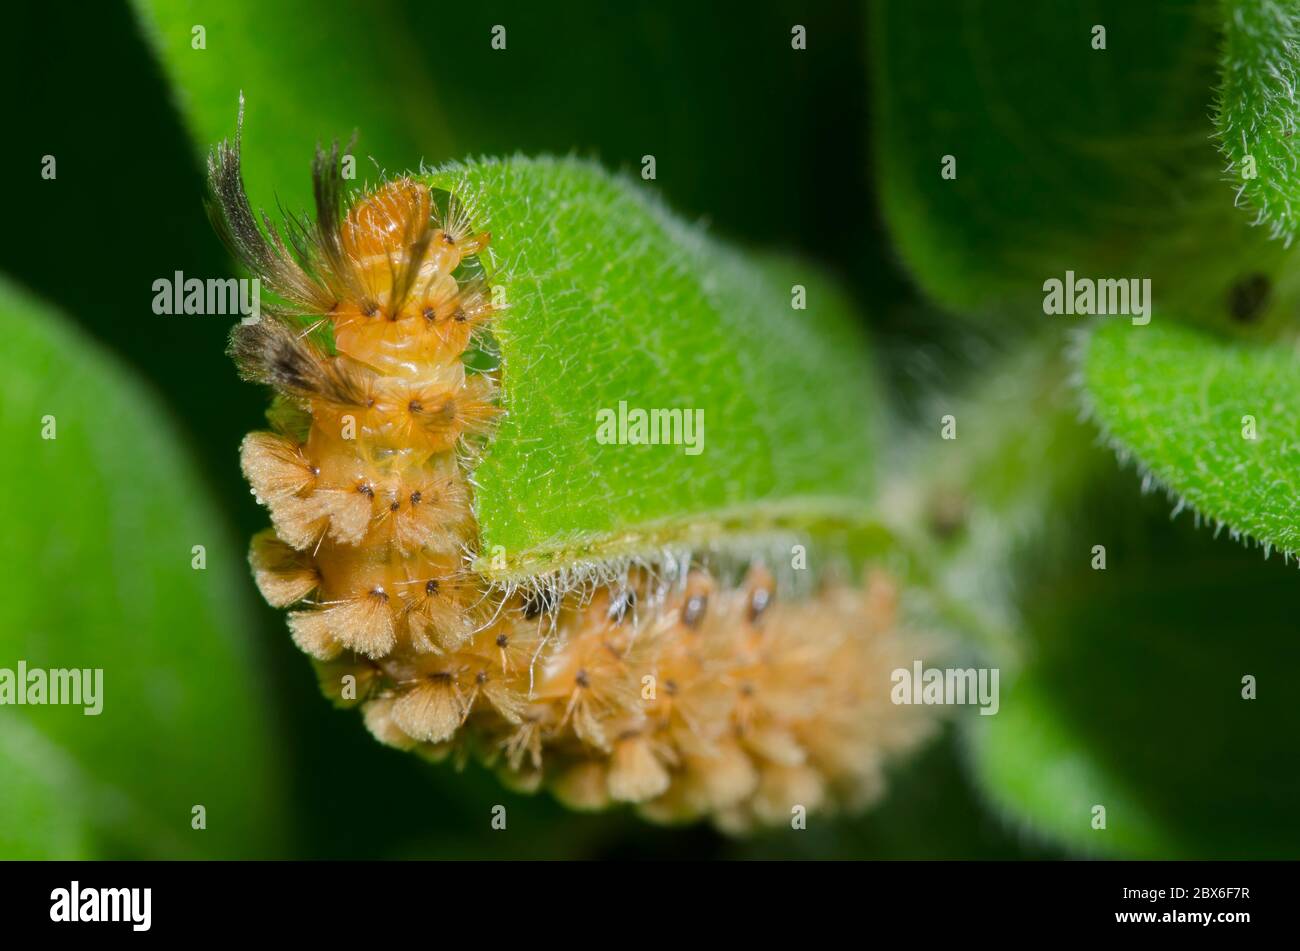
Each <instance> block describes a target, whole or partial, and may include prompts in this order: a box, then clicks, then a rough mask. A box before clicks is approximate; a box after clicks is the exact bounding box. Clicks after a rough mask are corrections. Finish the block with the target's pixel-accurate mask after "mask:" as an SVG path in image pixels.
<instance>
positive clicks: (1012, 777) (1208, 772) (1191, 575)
mask: <svg viewBox="0 0 1300 951" xmlns="http://www.w3.org/2000/svg"><path fill="white" fill-rule="evenodd" d="M1125 483H1126V480H1124V479H1122V478H1119V477H1114V478H1112V479H1111V480H1110V481H1109V482H1108V483H1105V482H1104V483H1101V484H1099V485H1098V486H1096V487H1095V488H1094V489H1093V490H1091V491H1090V492H1088V493H1086V494H1085V495H1084V496H1083V497H1082V498H1080V499H1077V500H1076V501H1075V503H1074V505H1073V506H1072V507H1071V510H1070V511H1069V512H1063V513H1060V515H1058V517H1057V519H1056V520H1055V522H1054V528H1055V531H1054V533H1053V536H1052V538H1053V539H1055V541H1054V543H1052V544H1050V545H1046V546H1040V547H1039V548H1038V549H1037V550H1035V551H1034V552H1033V553H1032V554H1027V556H1026V557H1025V558H1024V559H1022V560H1021V561H1020V562H1018V563H1017V564H1015V565H1013V566H1011V569H1010V570H1014V571H1015V572H1016V573H1017V576H1018V577H1019V578H1020V580H1021V584H1022V590H1023V592H1024V596H1023V598H1022V600H1021V603H1020V612H1021V617H1022V624H1021V630H1022V633H1023V636H1024V637H1025V639H1026V653H1027V656H1028V658H1029V661H1028V663H1027V664H1026V666H1025V667H1024V668H1023V669H1021V670H1019V671H1015V670H1004V671H1003V676H1002V679H1001V689H1000V700H1001V704H1000V710H999V711H998V713H997V714H996V715H993V716H979V715H976V714H974V712H973V711H972V715H971V716H970V717H968V718H967V720H966V723H967V726H968V728H969V729H968V734H969V740H970V742H971V753H972V755H971V763H972V765H973V768H974V771H975V774H976V776H977V778H978V780H979V781H980V783H981V784H982V786H983V787H984V789H985V790H986V792H987V794H988V796H989V798H990V801H991V804H992V805H993V806H994V807H995V809H997V810H998V811H1000V812H1002V813H1004V814H1005V815H1006V816H1007V818H1008V819H1009V820H1011V821H1013V822H1016V823H1018V824H1021V825H1022V826H1023V827H1024V828H1025V829H1026V831H1027V832H1029V833H1031V834H1035V835H1036V836H1037V837H1039V838H1041V839H1047V840H1052V841H1057V842H1060V843H1062V844H1064V845H1066V846H1068V847H1069V848H1070V849H1072V850H1073V851H1076V852H1080V853H1084V854H1097V855H1117V856H1133V857H1141V858H1166V859H1180V858H1283V857H1287V856H1290V855H1294V854H1295V852H1296V850H1297V849H1298V848H1300V823H1298V822H1297V821H1296V818H1295V810H1294V803H1295V801H1296V797H1297V796H1300V773H1297V771H1296V770H1295V768H1294V763H1295V759H1296V756H1297V755H1298V754H1300V745H1298V744H1297V741H1296V737H1297V736H1300V706H1298V705H1297V704H1296V703H1295V702H1294V698H1293V696H1292V693H1291V689H1290V684H1289V675H1287V674H1285V673H1280V672H1285V671H1291V670H1294V669H1296V665H1297V664H1300V641H1298V640H1297V639H1296V637H1295V623H1294V617H1295V605H1296V603H1297V598H1300V576H1297V574H1296V572H1295V569H1294V568H1292V567H1289V566H1286V565H1283V564H1282V563H1281V561H1278V560H1274V561H1272V562H1268V563H1263V562H1261V559H1260V557H1259V554H1258V552H1252V551H1249V550H1246V549H1243V548H1240V547H1238V546H1234V545H1225V544H1223V543H1222V542H1220V541H1215V539H1214V538H1213V536H1212V534H1211V533H1210V532H1207V531H1205V530H1204V529H1203V528H1198V527H1196V526H1195V525H1193V524H1192V521H1191V520H1190V519H1186V518H1184V519H1181V520H1176V521H1171V520H1170V519H1169V517H1168V511H1167V506H1166V505H1165V504H1164V502H1163V500H1161V499H1159V498H1152V497H1146V498H1143V497H1141V496H1139V495H1137V494H1136V493H1134V492H1133V491H1132V486H1131V485H1128V484H1125ZM1095 545H1104V546H1105V549H1106V552H1105V555H1106V563H1105V569H1104V570H1096V569H1094V567H1093V560H1094V558H1095V554H1094V550H1093V546H1095ZM1247 676H1249V677H1252V678H1254V681H1255V689H1256V696H1255V699H1246V698H1245V697H1244V696H1243V694H1244V692H1245V690H1246V686H1245V683H1244V681H1243V678H1245V677H1247ZM1096 806H1102V807H1104V808H1105V822H1106V827H1105V829H1104V830H1103V829H1094V827H1093V820H1094V808H1095V807H1096Z"/></svg>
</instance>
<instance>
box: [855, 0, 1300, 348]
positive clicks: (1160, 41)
mask: <svg viewBox="0 0 1300 951" xmlns="http://www.w3.org/2000/svg"><path fill="white" fill-rule="evenodd" d="M1214 10H1215V8H1214V6H1213V5H1212V4H1210V5H1207V3H1206V2H1205V0H1201V2H1199V3H1179V4H1152V3H1132V2H1128V0H1118V2H1102V3H1090V4H1062V3H1032V4H1026V3H1022V2H1019V0H972V2H969V3H961V4H952V3H950V2H947V0H918V2H910V3H876V4H872V5H871V11H872V13H871V17H870V24H869V28H870V37H869V38H870V44H871V48H870V51H871V57H872V65H873V72H872V81H873V90H872V91H873V100H874V103H875V122H876V125H875V136H874V156H875V165H876V171H877V184H878V192H879V194H880V196H881V201H882V203H883V208H884V212H885V217H886V220H887V222H888V224H889V227H890V229H891V231H892V233H893V236H894V239H895V241H896V242H897V244H898V247H899V250H900V251H901V253H902V256H903V260H904V262H905V263H906V264H907V265H908V267H909V269H910V270H911V271H912V273H913V275H914V277H915V279H916V280H917V282H918V283H919V284H920V285H921V287H922V288H923V289H924V290H925V291H926V292H927V293H928V294H930V295H931V296H933V297H934V298H935V299H936V300H937V301H939V302H940V303H941V304H943V305H944V306H946V307H948V308H950V309H952V310H954V311H957V312H963V313H967V312H970V313H974V314H976V315H980V316H982V317H984V318H985V319H997V320H1000V321H1004V322H1005V321H1015V322H1017V323H1018V324H1019V326H1020V328H1021V329H1023V328H1024V327H1025V326H1026V325H1029V326H1034V327H1040V326H1046V325H1048V324H1049V321H1050V320H1053V319H1056V320H1059V319H1060V318H1047V317H1045V316H1044V314H1043V311H1042V303H1043V297H1044V293H1043V283H1044V281H1046V280H1048V279H1050V278H1053V277H1055V278H1062V277H1063V276H1064V273H1065V271H1066V270H1072V271H1074V272H1075V273H1076V274H1077V275H1078V276H1080V277H1089V278H1093V279H1099V278H1150V279H1151V282H1152V284H1151V286H1152V294H1153V296H1154V297H1155V299H1156V301H1157V302H1158V305H1159V307H1160V308H1161V309H1162V310H1163V311H1164V312H1165V313H1168V314H1177V315H1178V317H1179V318H1180V319H1186V320H1189V321H1195V322H1199V323H1205V324H1216V325H1222V324H1226V323H1228V322H1229V321H1231V320H1234V319H1235V320H1237V321H1241V322H1254V323H1255V324H1256V325H1257V327H1258V328H1260V329H1259V331H1258V332H1260V333H1263V332H1265V331H1266V330H1267V329H1271V328H1273V327H1274V326H1275V325H1276V324H1279V323H1281V322H1282V321H1284V320H1285V319H1287V315H1288V314H1289V313H1290V312H1291V305H1292V304H1293V303H1294V301H1295V299H1296V296H1297V292H1298V291H1300V268H1296V267H1295V266H1294V261H1295V255H1296V252H1295V251H1291V252H1288V251H1287V250H1286V249H1285V248H1284V247H1283V246H1282V245H1281V243H1280V242H1270V241H1269V240H1268V234H1267V232H1266V231H1264V230H1263V229H1259V228H1252V227H1251V225H1250V222H1249V219H1248V217H1247V216H1245V215H1242V214H1241V213H1240V212H1239V211H1238V210H1237V209H1235V208H1234V207H1233V194H1232V190H1231V189H1230V188H1226V187H1225V186H1224V184H1223V181H1222V177H1223V175H1222V158H1221V156H1220V155H1219V154H1218V150H1217V149H1216V147H1215V143H1214V140H1213V138H1212V137H1213V134H1214V126H1213V123H1212V121H1211V119H1210V112H1211V99H1212V89H1213V86H1214V84H1215V81H1216V77H1215V69H1214V63H1215V54H1216V46H1217V44H1218V42H1219V37H1218V35H1217V30H1216V28H1215V22H1216V19H1217V17H1215V16H1212V15H1209V14H1211V13H1213V12H1214ZM1094 27H1104V29H1105V49H1095V48H1094V38H1095V37H1098V36H1099V34H1096V33H1095V32H1094ZM944 156H952V158H953V159H954V160H955V162H956V178H953V179H949V178H944V177H943V176H942V174H941V171H942V169H943V164H942V163H943V159H944ZM1261 289H1262V290H1261Z"/></svg>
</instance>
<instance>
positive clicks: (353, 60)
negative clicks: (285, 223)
mask: <svg viewBox="0 0 1300 951" xmlns="http://www.w3.org/2000/svg"><path fill="white" fill-rule="evenodd" d="M134 5H135V9H136V13H137V15H138V17H139V19H140V22H141V24H142V26H143V28H144V32H145V34H146V36H148V37H149V38H150V40H151V41H152V44H153V47H154V50H155V52H156V53H157V55H158V57H159V58H160V59H161V60H162V64H163V66H164V68H165V69H166V71H167V73H168V74H169V76H170V77H171V80H172V83H173V87H174V90H175V95H176V97H177V105H178V107H179V108H180V110H181V113H182V115H184V116H185V118H186V120H187V122H188V124H189V126H190V131H191V134H192V135H193V138H194V141H195V143H196V145H197V147H198V150H199V152H200V153H201V154H206V152H207V150H208V149H209V148H211V147H212V146H213V145H215V144H216V143H217V142H219V141H220V140H222V139H224V138H228V137H231V136H233V135H234V131H235V116H236V111H237V108H238V103H239V95H240V92H241V91H242V92H243V94H244V96H245V98H246V100H247V104H248V111H247V116H246V119H245V123H244V157H245V163H244V165H245V172H244V174H245V181H246V183H247V187H248V194H249V196H250V198H251V200H252V202H253V204H254V205H255V206H259V205H260V206H264V207H268V208H274V207H275V204H276V200H277V198H279V200H281V201H282V202H283V203H284V205H285V207H286V208H289V209H292V210H299V209H303V208H307V207H309V206H310V197H311V176H310V168H311V156H312V152H313V149H314V148H315V146H316V145H317V143H323V144H328V143H329V142H331V141H333V140H335V139H338V140H340V145H346V144H347V140H348V137H349V136H350V135H351V134H352V133H353V131H359V133H360V135H359V137H358V140H357V148H356V152H355V155H356V158H357V164H356V176H357V179H358V180H359V181H360V180H365V179H366V178H371V179H373V178H375V177H377V173H378V169H377V168H376V167H375V165H373V164H371V162H370V161H369V159H370V158H373V159H374V161H375V162H376V163H377V164H378V168H381V169H385V170H387V171H388V172H402V171H405V170H407V169H410V168H415V167H417V166H418V165H419V164H420V161H421V159H422V158H424V159H428V160H429V161H431V162H432V161H438V160H441V159H443V158H445V157H446V156H447V155H448V154H449V153H450V152H451V147H450V134H449V130H448V128H447V125H446V123H445V121H444V119H443V118H442V114H441V110H440V108H439V106H438V102H437V96H436V90H435V89H434V88H433V83H432V81H431V80H430V77H429V73H428V70H427V66H426V60H427V59H428V56H429V54H428V53H427V52H426V51H425V50H423V49H421V48H420V47H419V46H418V45H417V44H416V43H415V42H413V39H412V37H411V36H410V34H409V32H408V31H407V29H406V28H405V22H404V19H403V17H402V16H401V14H400V12H399V11H398V10H397V9H396V8H395V5H394V4H392V3H390V2H389V0H375V2H369V3H365V4H359V3H352V2H341V3H328V4H316V3H311V2H307V0H288V2H281V3H275V4H266V3H260V2H257V0H220V2H212V0H182V2H178V0H167V2H159V0H134ZM199 27H201V28H202V29H203V43H204V44H205V46H204V48H203V49H196V48H195V44H196V43H197V42H198V40H197V38H196V36H197V34H196V32H195V31H196V30H197V29H198V28H199Z"/></svg>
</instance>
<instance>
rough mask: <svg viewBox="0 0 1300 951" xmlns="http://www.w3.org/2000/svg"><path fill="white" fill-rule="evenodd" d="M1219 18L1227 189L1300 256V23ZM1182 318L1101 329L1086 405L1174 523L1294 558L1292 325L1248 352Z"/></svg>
mask: <svg viewBox="0 0 1300 951" xmlns="http://www.w3.org/2000/svg"><path fill="white" fill-rule="evenodd" d="M1221 12H1222V15H1223V24H1222V25H1223V32H1224V40H1223V48H1222V54H1221V62H1220V68H1221V81H1220V84H1219V87H1218V98H1217V102H1216V116H1215V119H1216V123H1217V128H1218V137H1219V142H1220V145H1221V147H1222V149H1223V151H1224V152H1225V154H1226V155H1227V157H1228V159H1229V162H1230V164H1229V172H1230V173H1232V179H1231V181H1230V183H1229V184H1230V185H1231V186H1232V187H1233V188H1234V189H1236V195H1237V198H1238V202H1239V203H1240V204H1242V205H1243V206H1245V207H1244V208H1243V209H1241V210H1238V211H1237V214H1238V215H1239V217H1240V218H1241V219H1242V220H1245V221H1250V222H1251V223H1252V225H1253V226H1254V231H1255V232H1256V233H1257V234H1260V235H1269V236H1271V237H1272V238H1274V239H1275V240H1273V241H1272V244H1273V245H1274V246H1276V247H1282V246H1285V245H1289V244H1291V243H1292V242H1291V238H1292V236H1293V234H1294V229H1295V214H1296V211H1295V209H1296V205H1295V196H1296V195H1297V193H1298V192H1300V167H1297V163H1296V153H1295V148H1296V146H1295V137H1294V131H1295V129H1296V128H1297V125H1298V120H1300V99H1297V97H1296V91H1295V83H1296V77H1297V67H1298V66H1300V46H1298V45H1297V25H1298V24H1300V11H1297V9H1296V7H1295V6H1294V5H1293V4H1288V3H1274V2H1270V0H1241V2H1225V3H1223V4H1222V7H1221ZM1252 212H1253V215H1254V217H1253V218H1252V217H1251V213H1252ZM1233 246H1235V245H1230V246H1229V247H1230V248H1231V247H1233ZM1291 270H1292V271H1293V272H1294V271H1295V270H1296V269H1295V268H1292V269H1291ZM1179 314H1180V312H1179V311H1178V310H1177V309H1176V308H1171V310H1170V311H1168V312H1165V313H1164V314H1163V316H1162V320H1161V321H1160V323H1159V324H1158V325H1153V326H1151V327H1147V328H1142V329H1143V330H1144V331H1148V330H1149V331H1150V333H1146V332H1143V333H1140V334H1133V335H1130V334H1126V333H1124V332H1123V330H1124V328H1122V327H1119V326H1108V327H1103V328H1098V329H1097V330H1095V331H1094V332H1093V333H1092V334H1091V335H1090V336H1089V338H1088V339H1087V341H1086V342H1085V343H1084V344H1083V345H1082V347H1081V359H1080V369H1081V378H1082V384H1083V390H1084V399H1085V402H1086V404H1087V406H1088V408H1089V410H1090V412H1091V414H1092V415H1093V417H1094V418H1095V420H1096V421H1097V423H1098V425H1099V426H1100V427H1101V429H1102V430H1103V432H1104V434H1105V435H1106V437H1107V438H1108V439H1109V440H1110V441H1111V443H1112V444H1113V446H1114V447H1115V448H1116V449H1117V450H1118V451H1119V453H1120V455H1121V457H1123V458H1125V459H1131V460H1133V461H1135V462H1136V464H1137V466H1138V468H1139V470H1140V471H1141V472H1142V474H1143V478H1144V480H1145V482H1146V484H1147V485H1148V487H1152V486H1159V487H1161V488H1163V489H1164V490H1166V491H1167V492H1168V493H1169V495H1170V496H1171V497H1172V498H1173V499H1174V506H1175V509H1176V510H1179V511H1181V510H1182V509H1183V508H1189V509H1190V510H1192V511H1193V512H1195V513H1196V515H1197V516H1198V517H1200V518H1203V519H1204V520H1205V521H1207V522H1209V523H1210V524H1212V525H1213V526H1214V528H1215V530H1216V531H1220V530H1223V529H1226V530H1227V532H1228V533H1229V534H1230V535H1231V536H1232V537H1234V538H1242V537H1245V538H1249V539H1253V540H1254V541H1256V542H1258V543H1259V544H1260V545H1261V546H1262V547H1263V548H1264V551H1265V553H1266V554H1267V553H1269V552H1271V551H1274V550H1277V551H1280V552H1282V553H1283V554H1284V556H1288V557H1289V556H1290V555H1291V554H1293V553H1294V552H1295V551H1296V545H1297V540H1298V539H1300V528H1298V526H1300V517H1298V516H1297V512H1296V503H1295V499H1296V491H1295V488H1296V487H1295V472H1294V470H1295V464H1296V445H1297V443H1296V435H1297V434H1296V432H1295V422H1294V414H1293V412H1292V408H1293V407H1294V405H1295V397H1296V392H1295V389H1296V388H1295V378H1296V366H1297V364H1296V356H1295V349H1294V346H1293V342H1292V341H1293V340H1294V335H1295V330H1294V326H1293V323H1285V324H1283V325H1281V327H1280V328H1279V337H1280V339H1277V340H1275V341H1268V340H1257V341H1249V342H1247V341H1242V340H1239V339H1233V338H1231V337H1228V336H1227V335H1224V334H1219V333H1213V332H1209V331H1200V330H1190V329H1184V328H1180V327H1178V326H1176V321H1177V318H1178V316H1179ZM1292 321H1293V318H1292ZM1129 329H1137V328H1129Z"/></svg>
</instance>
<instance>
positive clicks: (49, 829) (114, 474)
mask: <svg viewBox="0 0 1300 951" xmlns="http://www.w3.org/2000/svg"><path fill="white" fill-rule="evenodd" d="M0 332H3V335H4V338H5V341H6V344H5V348H4V350H3V353H2V354H0V365H2V372H0V393H2V394H3V396H2V398H0V434H2V435H3V441H4V445H5V446H7V447H9V453H8V455H7V457H6V465H5V467H4V470H3V475H2V476H0V483H2V484H0V518H2V519H3V523H4V525H5V527H6V535H5V544H4V545H3V546H0V575H3V577H4V578H6V579H7V583H6V596H5V597H4V598H3V599H0V667H4V668H7V669H9V670H15V669H16V668H17V666H18V663H19V662H20V661H25V662H26V664H27V666H28V668H29V669H33V668H41V669H47V668H92V669H93V668H102V670H103V701H102V702H103V708H102V712H101V713H100V714H99V715H97V716H87V715H85V714H84V712H83V708H82V707H80V706H23V707H18V706H5V707H2V708H0V773H2V774H3V775H4V777H5V779H4V783H3V785H4V786H5V792H4V794H3V795H2V796H0V802H2V803H3V804H4V806H5V808H4V809H3V810H0V848H4V849H5V853H4V854H5V856H6V857H11V856H13V855H25V856H40V857H77V856H82V855H91V856H95V857H136V856H147V857H168V858H176V857H200V856H223V857H226V856H258V855H266V854H269V853H273V852H274V851H275V850H276V848H277V846H278V840H279V834H278V825H277V820H278V818H279V796H280V782H279V776H278V773H277V764H276V762H275V760H274V759H273V757H272V734H273V730H272V728H271V726H270V724H269V723H268V718H269V703H268V697H267V687H266V685H265V684H264V682H263V679H262V676H261V674H262V672H261V670H260V669H259V666H258V662H257V658H256V656H255V655H254V654H253V653H252V651H251V650H250V649H249V644H248V643H247V635H248V632H249V631H250V630H252V629H253V628H254V622H253V620H252V616H251V615H250V613H249V611H248V604H247V602H246V600H245V599H246V597H247V594H248V591H249V589H250V585H249V583H248V581H247V579H246V568H245V556H244V551H243V547H242V546H241V545H237V544H234V543H232V541H231V539H229V538H228V537H227V536H226V534H225V532H224V530H223V529H222V527H221V522H220V520H219V519H218V518H217V517H216V516H215V514H214V513H213V512H212V511H211V508H210V506H209V502H208V499H207V490H206V487H205V486H204V484H203V481H202V479H201V478H200V477H199V474H198V473H197V472H196V471H195V470H194V469H193V468H192V466H191V465H190V463H189V462H188V461H187V460H186V458H185V456H184V454H183V452H182V449H181V447H180V446H179V445H178V437H177V433H176V430H175V428H174V427H173V426H172V425H171V423H170V422H169V421H168V419H167V416H166V413H165V412H164V410H163V409H162V408H161V407H160V406H159V405H158V404H157V402H156V400H155V399H154V398H153V397H152V396H151V395H149V394H148V393H146V392H145V391H143V390H142V389H141V388H140V387H139V385H138V384H136V383H134V382H133V381H132V380H131V379H130V378H129V377H128V376H127V375H126V374H125V372H124V371H123V370H122V369H121V368H120V367H118V366H117V365H116V364H115V363H114V362H112V361H111V360H110V359H109V358H107V357H106V356H104V355H103V354H102V353H100V352H99V351H98V350H97V349H95V348H93V347H92V346H90V345H88V344H87V342H86V341H85V340H84V338H82V337H80V336H78V335H77V333H76V332H75V331H73V330H71V329H70V328H69V327H68V326H67V325H66V324H65V323H64V321H63V319H62V318H61V317H60V316H59V315H57V314H56V313H54V312H52V311H51V310H50V309H49V308H48V307H46V306H44V305H42V304H40V303H39V302H37V301H35V300H33V299H32V298H30V297H28V296H27V295H26V294H24V293H23V292H21V291H19V290H18V289H17V288H16V287H14V286H13V285H12V284H9V283H8V282H0ZM47 417H50V418H52V423H51V422H50V420H48V419H47ZM47 423H49V424H50V425H53V426H54V427H55V429H54V433H55V436H56V438H53V439H45V438H42V435H43V429H44V427H45V426H46V425H47ZM195 545H203V546H204V548H205V555H206V565H207V567H206V569H204V570H195V569H194V568H193V567H192V566H191V564H192V559H193V557H194V554H193V551H192V549H193V546H195ZM195 805H202V806H204V807H205V809H206V811H207V829H206V830H204V831H196V830H193V829H191V825H190V823H191V809H192V807H193V806H195ZM11 850H12V851H11Z"/></svg>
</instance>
